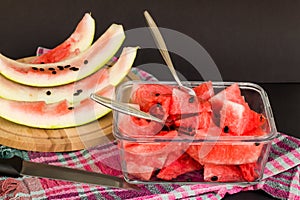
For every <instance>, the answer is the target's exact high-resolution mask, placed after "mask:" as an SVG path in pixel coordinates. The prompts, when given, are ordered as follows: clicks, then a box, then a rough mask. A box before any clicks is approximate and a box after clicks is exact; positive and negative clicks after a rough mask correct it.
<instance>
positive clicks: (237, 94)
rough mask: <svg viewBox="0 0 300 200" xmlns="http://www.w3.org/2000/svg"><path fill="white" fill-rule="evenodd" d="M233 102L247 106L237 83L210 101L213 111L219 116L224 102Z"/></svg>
mask: <svg viewBox="0 0 300 200" xmlns="http://www.w3.org/2000/svg"><path fill="white" fill-rule="evenodd" d="M226 100H227V101H232V102H235V103H238V104H246V102H245V99H244V97H243V96H242V95H241V90H240V88H239V85H238V84H237V83H234V84H232V85H231V86H229V87H227V88H225V89H224V90H222V91H221V92H219V93H218V94H216V95H215V96H213V97H212V98H210V99H209V101H210V102H211V105H212V108H213V111H214V113H215V114H218V113H219V111H220V110H221V108H222V107H223V103H224V101H226Z"/></svg>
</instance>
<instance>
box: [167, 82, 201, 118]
mask: <svg viewBox="0 0 300 200" xmlns="http://www.w3.org/2000/svg"><path fill="white" fill-rule="evenodd" d="M199 112H200V107H199V104H198V99H197V98H195V96H191V95H190V94H188V93H187V92H185V91H182V90H180V89H178V88H175V87H174V88H173V91H172V99H171V104H170V111H169V113H170V115H178V114H180V115H184V114H190V113H199Z"/></svg>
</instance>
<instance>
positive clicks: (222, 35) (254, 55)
mask: <svg viewBox="0 0 300 200" xmlns="http://www.w3.org/2000/svg"><path fill="white" fill-rule="evenodd" d="M146 9H147V10H149V11H150V13H151V14H152V15H153V17H154V18H155V19H156V21H157V23H158V24H159V26H161V27H164V28H168V29H171V30H174V31H178V32H179V33H182V34H184V35H185V36H187V37H189V38H191V39H192V40H194V42H196V43H197V44H201V46H202V47H203V48H204V49H205V50H206V51H207V52H208V54H209V55H210V56H211V58H212V59H213V61H214V63H215V64H216V65H217V66H218V70H219V73H220V75H221V77H222V80H225V81H249V82H255V83H258V84H259V85H261V86H262V87H263V88H264V89H265V90H266V92H267V93H268V95H269V100H270V103H271V106H272V108H273V114H274V117H275V121H276V125H277V129H278V131H280V132H283V133H286V134H289V135H293V136H295V137H299V138H300V126H299V125H298V119H300V104H299V102H300V78H299V74H300V67H299V66H300V56H299V55H298V54H300V12H299V10H300V2H299V1H292V0H286V1H280V0H272V1H271V0H269V1H267V0H243V1H239V0H227V1H213V0H212V1H205V0H186V1H167V0H160V1H146V0H128V1H124V0H109V1H101V0H89V1H80V0H51V1H46V0H43V1H41V0H26V1H18V0H2V1H1V5H0V13H1V14H0V27H1V31H0V38H1V40H0V52H1V53H3V54H4V55H6V56H8V57H11V58H21V57H27V56H32V55H34V53H35V50H36V47H37V46H44V47H49V48H51V47H54V46H56V45H57V44H59V43H60V42H62V41H63V40H64V39H66V38H67V37H68V36H69V34H70V33H71V32H72V31H73V29H74V27H75V25H76V24H77V22H78V21H79V20H80V19H81V18H82V16H83V14H84V13H85V12H91V13H92V16H93V17H94V18H95V20H96V35H95V37H96V38H97V37H99V36H100V35H101V34H102V33H103V32H104V30H105V29H106V28H107V27H108V26H109V25H110V24H111V23H120V24H123V25H124V28H125V30H133V29H135V28H140V27H144V26H145V25H146V23H145V20H144V18H143V11H144V10H146ZM139 37H140V36H139ZM145 37H147V38H148V39H149V37H150V36H149V35H147V34H145ZM129 38H130V35H129ZM131 39H132V38H131ZM126 42H127V43H126ZM130 42H132V40H131V41H129V42H128V39H127V41H125V44H130ZM152 42H153V41H152ZM169 45H170V44H169ZM189 50H190V49H189ZM190 53H191V54H192V53H194V52H190ZM172 58H173V60H174V63H175V66H176V69H177V70H178V71H179V72H180V73H181V75H182V76H181V77H184V78H185V79H187V80H200V79H204V78H203V77H202V76H201V73H198V72H199V69H201V68H199V66H201V65H206V64H207V63H209V62H210V61H209V58H206V59H203V60H201V61H200V64H199V66H193V65H192V64H191V63H189V61H188V60H186V59H185V58H184V57H182V56H181V55H177V54H172ZM207 59H208V60H207ZM201 62H202V63H201ZM153 63H155V64H153ZM162 63H163V61H162V59H161V57H160V55H159V53H158V51H156V50H155V49H154V50H153V49H141V50H140V51H139V53H138V56H137V59H136V62H135V66H138V67H140V68H142V69H144V70H146V71H149V72H151V73H153V74H154V75H155V76H157V77H159V78H160V79H170V74H168V73H167V72H166V71H167V70H166V69H164V68H163V67H161V66H158V67H153V66H154V65H159V64H162ZM242 198H243V199H245V200H246V199H272V198H271V197H270V196H268V195H267V194H265V193H264V192H261V191H253V192H242V193H239V194H236V195H228V196H227V197H226V199H242Z"/></svg>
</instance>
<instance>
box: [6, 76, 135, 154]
mask: <svg viewBox="0 0 300 200" xmlns="http://www.w3.org/2000/svg"><path fill="white" fill-rule="evenodd" d="M137 79H138V77H137V76H135V75H134V74H133V73H129V74H128V75H127V76H126V78H125V80H124V81H126V80H137ZM113 140H114V137H113V135H112V113H111V112H110V113H109V114H107V115H105V116H104V117H102V118H100V119H99V120H97V121H94V122H92V123H89V124H86V125H83V126H78V127H74V128H66V129H55V130H53V129H51V130H50V129H38V128H30V127H28V126H23V125H19V124H15V123H13V122H10V121H7V120H5V119H3V118H1V117H0V144H2V145H5V146H8V147H12V148H16V149H20V150H27V151H41V152H66V151H75V150H81V149H85V148H89V147H93V146H96V145H99V144H104V143H108V142H110V141H113Z"/></svg>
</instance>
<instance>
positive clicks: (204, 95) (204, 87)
mask: <svg viewBox="0 0 300 200" xmlns="http://www.w3.org/2000/svg"><path fill="white" fill-rule="evenodd" d="M193 90H194V91H195V93H196V96H197V97H198V99H199V101H207V100H208V99H210V98H211V97H212V96H214V89H213V86H212V82H211V81H208V82H205V83H202V84H200V85H198V86H197V87H194V88H193Z"/></svg>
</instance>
